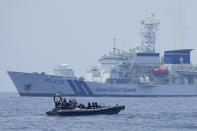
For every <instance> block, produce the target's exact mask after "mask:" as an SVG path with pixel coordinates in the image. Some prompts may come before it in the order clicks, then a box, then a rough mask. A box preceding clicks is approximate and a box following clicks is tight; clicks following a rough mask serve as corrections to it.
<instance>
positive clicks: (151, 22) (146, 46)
mask: <svg viewBox="0 0 197 131" xmlns="http://www.w3.org/2000/svg"><path fill="white" fill-rule="evenodd" d="M159 24H160V22H159V21H158V20H157V19H156V18H155V14H154V13H153V14H152V16H150V17H147V18H146V19H143V20H142V21H141V29H140V36H141V39H142V43H141V52H155V43H156V33H157V31H158V30H159Z"/></svg>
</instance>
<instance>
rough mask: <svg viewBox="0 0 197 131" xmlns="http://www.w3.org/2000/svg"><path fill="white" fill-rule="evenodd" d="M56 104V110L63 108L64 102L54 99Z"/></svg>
mask: <svg viewBox="0 0 197 131" xmlns="http://www.w3.org/2000/svg"><path fill="white" fill-rule="evenodd" d="M54 103H55V108H59V107H61V104H62V101H61V99H59V100H58V98H55V97H54Z"/></svg>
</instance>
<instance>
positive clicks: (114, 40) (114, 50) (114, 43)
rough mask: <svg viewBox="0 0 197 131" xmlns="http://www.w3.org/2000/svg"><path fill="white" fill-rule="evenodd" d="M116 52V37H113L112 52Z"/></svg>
mask: <svg viewBox="0 0 197 131" xmlns="http://www.w3.org/2000/svg"><path fill="white" fill-rule="evenodd" d="M115 52H116V38H115V37H114V38H113V54H115Z"/></svg>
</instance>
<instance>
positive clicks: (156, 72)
mask: <svg viewBox="0 0 197 131" xmlns="http://www.w3.org/2000/svg"><path fill="white" fill-rule="evenodd" d="M168 73H169V70H168V68H167V67H162V68H155V69H154V70H153V74H154V75H168Z"/></svg>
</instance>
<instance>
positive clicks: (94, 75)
mask: <svg viewBox="0 0 197 131" xmlns="http://www.w3.org/2000/svg"><path fill="white" fill-rule="evenodd" d="M141 26H142V27H141V30H140V31H141V35H140V36H141V38H142V39H141V45H140V46H136V47H135V48H132V49H130V50H129V51H121V50H119V49H116V47H115V46H114V48H113V50H112V52H110V53H109V54H108V55H104V56H102V58H101V59H100V60H99V63H100V64H99V66H98V67H97V66H93V67H91V68H90V69H88V70H87V76H86V78H84V77H80V78H77V77H76V76H75V75H74V71H73V70H72V69H70V68H69V67H68V65H66V64H63V65H61V66H59V67H57V68H56V69H55V70H54V72H55V74H54V75H48V74H45V73H25V72H15V71H8V74H9V76H10V78H11V79H12V81H13V83H14V85H15V86H16V88H17V90H18V92H19V94H20V95H21V96H53V95H55V94H56V93H61V94H63V95H66V96H197V71H196V69H197V68H196V67H195V66H193V65H192V64H191V62H190V52H191V51H192V49H181V50H170V51H165V52H164V55H163V56H162V57H161V56H160V53H158V52H156V50H155V44H156V33H157V31H158V26H159V21H158V20H157V19H156V18H155V16H154V15H152V16H151V17H147V18H146V19H143V20H142V21H141Z"/></svg>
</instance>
